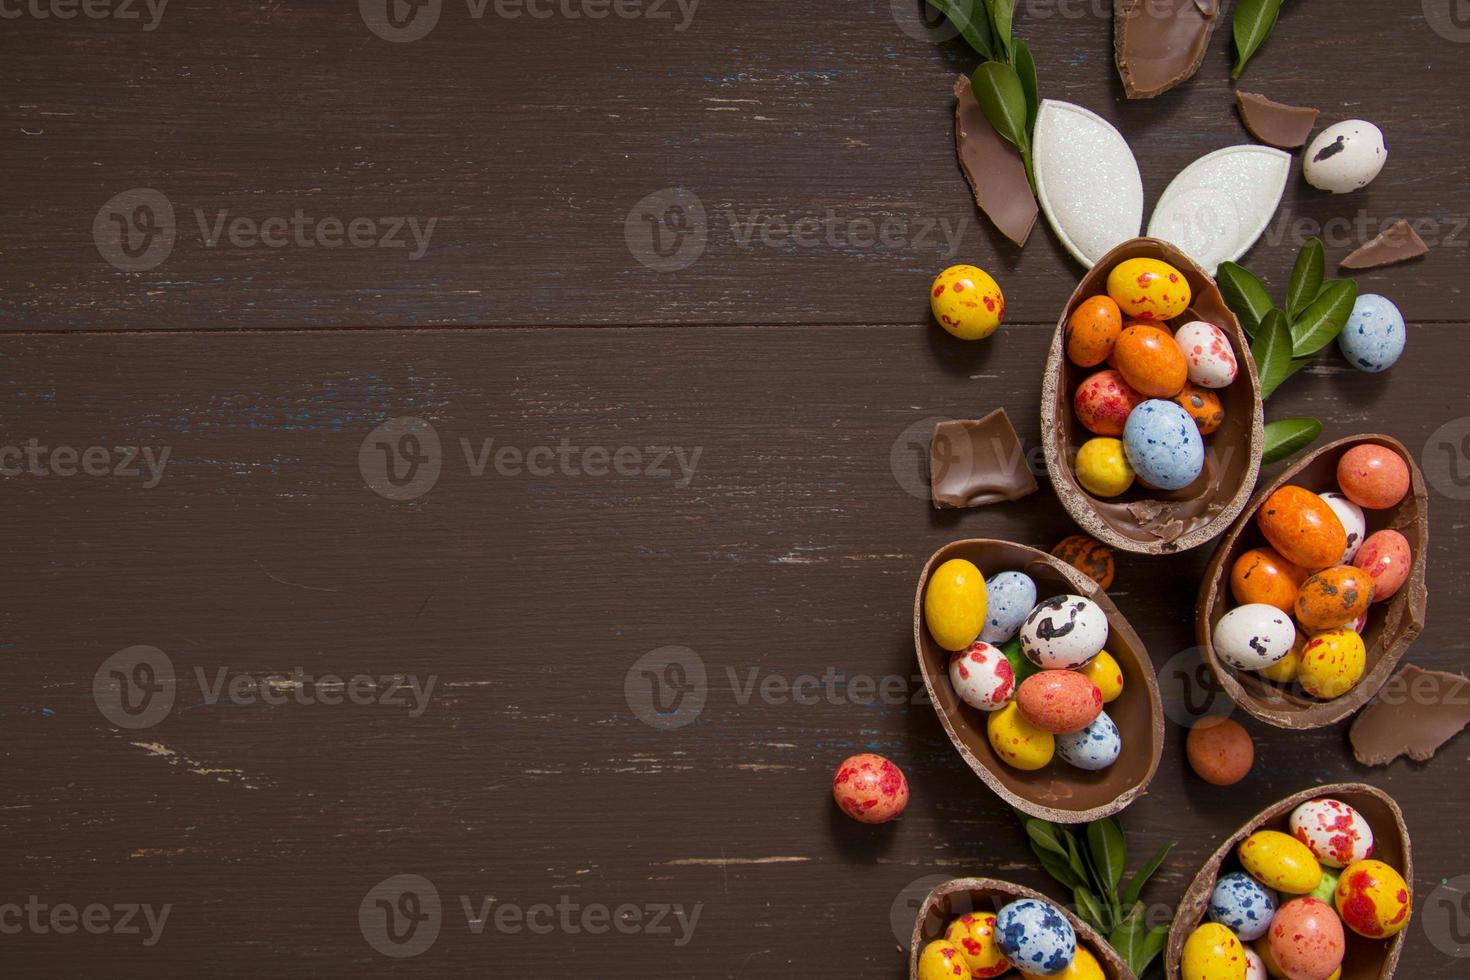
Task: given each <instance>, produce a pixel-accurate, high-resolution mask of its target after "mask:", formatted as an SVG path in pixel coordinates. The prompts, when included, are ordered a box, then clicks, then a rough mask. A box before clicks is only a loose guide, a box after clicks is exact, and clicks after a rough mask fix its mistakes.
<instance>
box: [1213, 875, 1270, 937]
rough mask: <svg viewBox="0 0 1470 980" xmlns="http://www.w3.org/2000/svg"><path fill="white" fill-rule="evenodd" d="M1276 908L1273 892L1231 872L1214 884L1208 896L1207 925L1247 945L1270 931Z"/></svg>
mask: <svg viewBox="0 0 1470 980" xmlns="http://www.w3.org/2000/svg"><path fill="white" fill-rule="evenodd" d="M1276 904H1277V899H1276V893H1275V892H1273V891H1272V890H1271V889H1269V888H1267V887H1266V886H1265V885H1263V884H1261V883H1260V882H1259V881H1257V880H1256V879H1254V878H1252V877H1251V876H1250V875H1248V874H1246V873H1245V872H1243V871H1234V872H1231V873H1230V874H1228V875H1224V876H1223V877H1221V878H1220V880H1219V881H1217V882H1215V890H1214V891H1213V892H1212V893H1211V894H1210V912H1209V915H1210V921H1211V922H1218V923H1220V924H1221V925H1222V926H1224V927H1225V928H1227V929H1229V930H1230V931H1231V932H1233V933H1235V935H1236V936H1238V937H1239V938H1241V939H1243V940H1245V941H1246V942H1250V941H1252V940H1256V939H1260V938H1261V937H1262V936H1264V935H1265V934H1266V930H1267V929H1269V928H1271V917H1272V916H1273V915H1275V914H1276Z"/></svg>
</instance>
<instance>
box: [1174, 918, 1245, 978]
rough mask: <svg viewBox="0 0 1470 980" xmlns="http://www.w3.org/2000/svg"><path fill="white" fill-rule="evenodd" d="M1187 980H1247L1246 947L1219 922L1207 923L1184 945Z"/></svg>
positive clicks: (1183, 972)
mask: <svg viewBox="0 0 1470 980" xmlns="http://www.w3.org/2000/svg"><path fill="white" fill-rule="evenodd" d="M1179 965H1180V973H1181V976H1182V977H1183V978H1184V980H1245V974H1246V965H1245V947H1244V946H1243V945H1241V942H1240V940H1239V939H1238V938H1236V935H1235V933H1233V932H1231V931H1230V930H1229V929H1227V928H1225V927H1224V926H1222V925H1220V923H1218V922H1206V923H1205V924H1204V925H1202V926H1200V927H1199V928H1197V929H1195V930H1194V932H1191V933H1190V934H1189V938H1188V939H1186V940H1185V941H1184V953H1183V956H1182V959H1181V962H1180V964H1179Z"/></svg>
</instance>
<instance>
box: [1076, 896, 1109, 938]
mask: <svg viewBox="0 0 1470 980" xmlns="http://www.w3.org/2000/svg"><path fill="white" fill-rule="evenodd" d="M1072 901H1073V902H1074V903H1075V904H1076V906H1077V915H1078V917H1079V918H1081V919H1082V921H1083V922H1086V923H1087V924H1088V925H1090V926H1092V928H1094V929H1096V930H1097V931H1098V932H1100V933H1102V934H1103V935H1107V933H1108V914H1107V910H1106V909H1104V908H1103V906H1102V903H1101V902H1099V901H1098V900H1097V896H1096V895H1094V894H1092V892H1090V891H1088V890H1087V889H1086V888H1074V889H1072Z"/></svg>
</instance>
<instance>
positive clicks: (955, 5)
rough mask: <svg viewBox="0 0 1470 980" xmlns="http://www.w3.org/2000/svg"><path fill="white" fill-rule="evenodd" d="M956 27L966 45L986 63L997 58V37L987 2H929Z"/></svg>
mask: <svg viewBox="0 0 1470 980" xmlns="http://www.w3.org/2000/svg"><path fill="white" fill-rule="evenodd" d="M929 4H930V6H932V7H934V8H935V9H936V10H938V11H939V12H940V13H941V14H943V15H944V16H945V17H948V18H949V22H950V23H951V24H953V25H954V26H955V29H956V30H958V31H959V32H960V37H962V38H964V39H965V43H966V44H968V45H969V46H970V47H972V48H974V49H975V53H976V54H978V55H979V56H980V57H982V58H984V59H985V60H986V61H991V60H993V59H994V58H995V36H994V33H993V32H992V30H991V27H990V14H989V13H987V12H986V9H985V0H929Z"/></svg>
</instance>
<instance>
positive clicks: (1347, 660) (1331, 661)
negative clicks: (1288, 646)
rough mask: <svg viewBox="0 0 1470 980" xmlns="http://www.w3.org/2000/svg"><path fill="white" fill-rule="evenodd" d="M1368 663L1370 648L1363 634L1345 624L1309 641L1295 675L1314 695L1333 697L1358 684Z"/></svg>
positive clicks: (1339, 695) (1341, 694) (1324, 698)
mask: <svg viewBox="0 0 1470 980" xmlns="http://www.w3.org/2000/svg"><path fill="white" fill-rule="evenodd" d="M1367 667H1368V651H1367V649H1366V648H1365V647H1364V646H1363V638H1362V637H1361V636H1359V635H1358V634H1357V633H1356V632H1354V631H1353V630H1352V629H1350V628H1348V627H1346V626H1343V627H1339V628H1338V629H1331V630H1326V631H1324V632H1321V633H1318V634H1317V635H1315V636H1313V637H1312V638H1311V639H1310V640H1308V641H1307V645H1306V646H1305V647H1303V648H1302V665H1301V667H1300V669H1299V670H1298V671H1297V678H1296V679H1297V683H1298V684H1300V685H1301V686H1302V689H1303V690H1305V691H1306V692H1307V693H1308V694H1310V695H1311V696H1312V697H1314V698H1321V699H1322V700H1324V701H1331V700H1332V699H1333V698H1338V697H1342V696H1343V695H1344V694H1346V693H1347V692H1348V691H1351V690H1352V689H1353V688H1354V687H1357V685H1358V681H1360V680H1362V679H1363V672H1364V671H1365V670H1366V669H1367Z"/></svg>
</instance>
